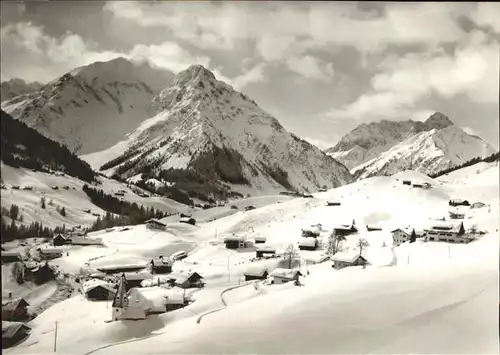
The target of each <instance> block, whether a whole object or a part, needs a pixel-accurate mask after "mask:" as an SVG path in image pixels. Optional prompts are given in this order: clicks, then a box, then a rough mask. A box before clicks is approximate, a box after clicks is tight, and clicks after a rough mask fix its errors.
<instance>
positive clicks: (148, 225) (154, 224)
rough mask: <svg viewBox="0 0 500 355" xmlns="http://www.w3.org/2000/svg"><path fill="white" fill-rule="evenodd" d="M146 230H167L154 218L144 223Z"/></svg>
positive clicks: (163, 224) (164, 225)
mask: <svg viewBox="0 0 500 355" xmlns="http://www.w3.org/2000/svg"><path fill="white" fill-rule="evenodd" d="M145 223H146V228H149V229H157V230H165V229H167V225H166V224H165V223H163V222H161V221H159V220H157V219H155V218H151V219H148V220H147V221H146V222H145Z"/></svg>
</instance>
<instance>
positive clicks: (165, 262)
mask: <svg viewBox="0 0 500 355" xmlns="http://www.w3.org/2000/svg"><path fill="white" fill-rule="evenodd" d="M172 264H173V262H172V260H170V259H164V258H163V256H162V255H160V257H159V258H158V259H152V260H151V271H152V272H153V273H154V274H168V273H170V272H172Z"/></svg>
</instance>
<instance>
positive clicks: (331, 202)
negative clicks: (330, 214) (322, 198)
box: [326, 201, 340, 207]
mask: <svg viewBox="0 0 500 355" xmlns="http://www.w3.org/2000/svg"><path fill="white" fill-rule="evenodd" d="M326 205H327V206H329V207H331V206H340V202H337V201H327V202H326Z"/></svg>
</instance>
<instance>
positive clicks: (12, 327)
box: [2, 319, 31, 349]
mask: <svg viewBox="0 0 500 355" xmlns="http://www.w3.org/2000/svg"><path fill="white" fill-rule="evenodd" d="M30 332H31V328H30V327H29V326H27V325H26V324H24V323H22V322H9V321H4V319H2V349H7V348H10V347H12V346H14V345H16V344H18V343H20V342H21V341H23V340H24V339H26V338H27V337H28V335H29V334H30Z"/></svg>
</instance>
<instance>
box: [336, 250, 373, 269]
mask: <svg viewBox="0 0 500 355" xmlns="http://www.w3.org/2000/svg"><path fill="white" fill-rule="evenodd" d="M330 260H332V261H333V265H332V267H334V268H335V269H337V270H339V269H343V268H345V267H349V266H360V265H361V266H364V265H366V264H368V261H367V260H366V259H365V258H364V257H363V256H361V255H360V254H359V253H358V254H352V253H336V254H335V255H333V256H332V257H331V258H330Z"/></svg>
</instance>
